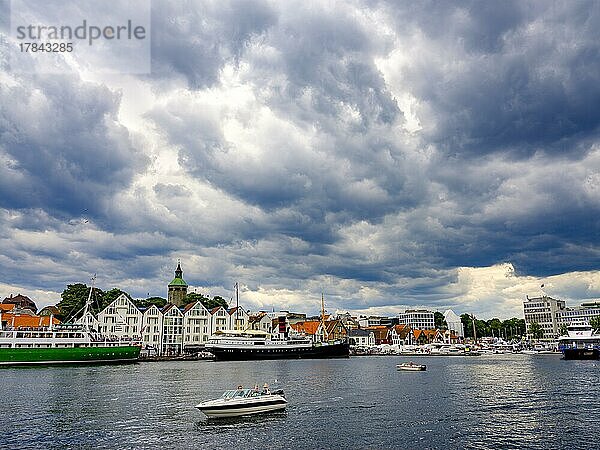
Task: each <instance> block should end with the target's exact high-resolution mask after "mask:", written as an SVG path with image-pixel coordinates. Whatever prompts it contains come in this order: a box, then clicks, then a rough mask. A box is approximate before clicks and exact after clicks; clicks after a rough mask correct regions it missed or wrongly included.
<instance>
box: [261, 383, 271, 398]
mask: <svg viewBox="0 0 600 450" xmlns="http://www.w3.org/2000/svg"><path fill="white" fill-rule="evenodd" d="M270 393H271V391H269V385H268V384H267V383H265V384H264V386H263V390H262V394H263V395H269V394H270Z"/></svg>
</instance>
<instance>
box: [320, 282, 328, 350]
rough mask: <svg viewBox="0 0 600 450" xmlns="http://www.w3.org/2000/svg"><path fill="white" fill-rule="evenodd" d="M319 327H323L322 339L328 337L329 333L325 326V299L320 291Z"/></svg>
mask: <svg viewBox="0 0 600 450" xmlns="http://www.w3.org/2000/svg"><path fill="white" fill-rule="evenodd" d="M321 328H322V329H323V340H324V341H325V340H327V339H329V333H327V327H326V326H325V299H324V298H323V293H322V292H321Z"/></svg>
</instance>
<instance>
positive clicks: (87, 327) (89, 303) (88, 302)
mask: <svg viewBox="0 0 600 450" xmlns="http://www.w3.org/2000/svg"><path fill="white" fill-rule="evenodd" d="M95 282H96V274H94V276H93V277H92V285H91V286H90V293H89V294H88V298H87V300H86V302H85V307H84V308H83V316H82V317H81V322H82V324H83V328H84V330H85V331H91V328H92V327H91V324H90V317H89V316H90V306H92V292H93V291H94V283H95Z"/></svg>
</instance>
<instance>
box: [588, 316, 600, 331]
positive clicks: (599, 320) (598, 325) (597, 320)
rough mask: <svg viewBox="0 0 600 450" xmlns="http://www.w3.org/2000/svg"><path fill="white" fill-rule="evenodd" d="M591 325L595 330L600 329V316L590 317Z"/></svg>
mask: <svg viewBox="0 0 600 450" xmlns="http://www.w3.org/2000/svg"><path fill="white" fill-rule="evenodd" d="M590 326H591V327H592V328H593V329H594V330H600V316H596V317H592V318H591V319H590Z"/></svg>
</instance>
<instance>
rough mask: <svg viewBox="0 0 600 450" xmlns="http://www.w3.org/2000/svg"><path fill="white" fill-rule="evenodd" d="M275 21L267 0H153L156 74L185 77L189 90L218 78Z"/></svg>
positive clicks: (162, 77) (158, 75)
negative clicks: (225, 66)
mask: <svg viewBox="0 0 600 450" xmlns="http://www.w3.org/2000/svg"><path fill="white" fill-rule="evenodd" d="M275 21H276V15H275V14H274V12H273V11H272V8H271V7H270V6H269V4H268V3H267V2H262V1H251V0H238V1H224V2H219V3H213V2H205V1H185V2H167V1H153V2H152V76H153V77H156V78H159V79H165V80H167V81H168V79H169V78H171V77H172V76H173V75H177V74H178V75H181V76H183V77H185V79H186V81H187V83H188V85H189V87H190V88H191V89H201V88H205V87H209V86H212V85H214V84H216V83H218V80H219V72H220V70H221V69H222V68H223V66H224V65H225V64H226V63H227V62H229V61H236V60H237V59H238V58H239V57H240V55H241V53H242V52H243V51H244V47H245V45H246V44H247V42H248V41H249V40H250V39H251V38H252V37H253V36H255V35H260V34H262V33H263V32H265V30H266V29H267V28H268V27H269V26H271V25H272V24H273V23H274V22H275Z"/></svg>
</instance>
